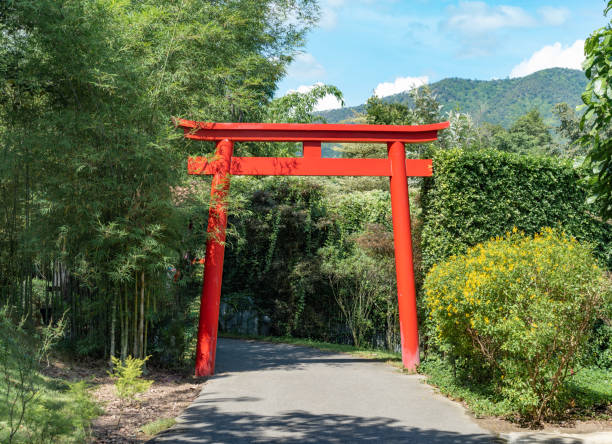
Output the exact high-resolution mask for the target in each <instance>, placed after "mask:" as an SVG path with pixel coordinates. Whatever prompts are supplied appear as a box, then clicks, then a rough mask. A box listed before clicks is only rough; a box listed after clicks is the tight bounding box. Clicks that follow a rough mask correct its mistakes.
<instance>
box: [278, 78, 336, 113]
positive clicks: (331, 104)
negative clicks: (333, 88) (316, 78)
mask: <svg viewBox="0 0 612 444" xmlns="http://www.w3.org/2000/svg"><path fill="white" fill-rule="evenodd" d="M320 85H323V84H322V83H321V82H317V83H315V84H314V85H300V86H298V87H297V89H290V90H289V91H287V94H291V93H294V92H299V93H300V94H306V93H307V92H309V91H310V90H311V89H312V88H314V87H315V86H320ZM338 108H342V102H340V100H338V99H337V98H336V96H332V95H331V94H327V95H326V96H325V97H323V98H322V99H319V101H318V102H317V104H316V105H315V107H314V110H315V111H326V110H328V109H338Z"/></svg>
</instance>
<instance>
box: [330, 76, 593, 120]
mask: <svg viewBox="0 0 612 444" xmlns="http://www.w3.org/2000/svg"><path fill="white" fill-rule="evenodd" d="M586 84H587V79H586V77H585V76H584V72H582V71H579V70H575V69H566V68H550V69H544V70H542V71H538V72H535V73H533V74H530V75H528V76H525V77H519V78H515V79H501V80H468V79H459V78H449V79H443V80H440V81H439V82H436V83H432V84H431V85H429V86H430V88H431V90H432V92H433V93H434V94H435V95H436V97H437V99H438V101H439V102H440V104H441V105H442V110H443V112H447V111H450V110H453V109H455V110H459V111H461V112H465V113H469V114H471V115H472V117H473V118H474V120H476V121H477V122H489V123H494V124H499V125H502V126H504V127H506V128H508V127H509V126H510V125H512V123H513V122H514V121H515V120H516V118H517V117H519V116H521V115H523V114H525V113H526V112H527V111H529V110H531V109H532V108H537V109H538V110H539V111H540V113H541V115H542V117H543V118H544V120H545V121H546V123H548V124H554V123H556V119H555V117H554V115H553V114H552V107H553V106H554V105H555V104H556V103H560V102H567V103H568V104H569V105H571V106H576V105H579V104H581V103H582V101H581V99H580V95H581V94H582V92H583V91H584V88H585V86H586ZM383 100H385V101H387V102H399V103H404V104H411V100H410V96H409V95H408V93H407V92H403V93H400V94H395V95H392V96H388V97H385V98H384V99H383ZM364 112H365V105H359V106H354V107H347V108H341V109H334V110H329V111H322V112H320V113H318V114H319V115H321V116H323V117H324V118H325V119H326V120H327V122H328V123H339V122H343V121H344V122H351V121H353V120H354V119H355V115H356V114H359V113H364Z"/></svg>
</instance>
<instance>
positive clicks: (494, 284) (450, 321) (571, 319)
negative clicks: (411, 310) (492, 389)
mask: <svg viewBox="0 0 612 444" xmlns="http://www.w3.org/2000/svg"><path fill="white" fill-rule="evenodd" d="M609 286H610V284H609V281H608V280H607V278H606V277H605V276H604V273H603V271H602V269H600V268H599V266H598V265H597V264H596V261H595V259H594V258H593V256H592V254H591V250H590V248H589V246H587V245H583V244H580V243H579V242H577V241H576V240H575V239H574V238H572V237H569V236H567V235H565V234H564V233H560V232H558V231H556V230H553V229H550V228H546V229H544V230H543V231H542V232H541V233H539V234H536V235H534V236H533V237H532V236H525V235H524V234H523V233H521V232H518V230H516V229H514V230H513V232H511V233H507V234H506V236H504V237H497V238H494V239H491V240H489V241H488V242H485V243H482V244H479V245H477V246H475V247H473V248H470V249H469V250H468V251H467V253H465V254H464V255H461V256H453V257H451V258H449V259H448V260H447V261H445V262H444V263H442V264H437V265H434V266H433V267H432V268H431V270H430V271H429V273H428V274H427V277H426V279H425V284H424V288H425V302H426V306H427V309H428V319H427V323H428V327H429V331H430V332H431V335H432V336H433V341H434V342H435V343H436V344H437V346H438V347H439V349H441V350H442V351H443V352H444V353H445V355H446V356H447V357H450V358H451V359H452V360H453V361H454V360H455V359H458V360H463V362H466V363H467V367H469V368H471V369H472V370H477V371H479V372H480V373H481V374H484V375H485V381H484V382H486V383H493V384H494V385H495V386H496V387H497V388H498V390H499V391H500V392H501V393H502V394H503V395H504V397H505V398H506V399H507V400H509V402H511V403H512V405H513V406H514V409H515V410H516V411H517V412H518V413H520V414H521V416H522V417H523V418H526V419H529V420H531V421H535V422H538V421H540V420H541V419H542V418H543V417H544V416H546V415H547V414H548V413H552V412H555V411H558V410H559V409H562V408H563V407H564V405H563V404H564V402H565V401H564V399H563V382H564V379H565V377H566V376H567V375H568V374H569V373H571V370H572V366H573V365H574V364H575V361H576V358H577V356H578V354H579V351H580V347H581V346H582V345H583V344H584V342H585V340H586V339H587V336H588V335H589V333H590V331H591V326H592V323H593V321H594V320H595V318H596V317H597V315H598V312H599V310H600V307H602V305H603V304H602V302H604V298H606V299H608V298H610V296H611V293H610V289H609Z"/></svg>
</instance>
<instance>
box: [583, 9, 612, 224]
mask: <svg viewBox="0 0 612 444" xmlns="http://www.w3.org/2000/svg"><path fill="white" fill-rule="evenodd" d="M610 9H612V1H609V2H608V4H607V7H606V9H605V14H606V15H607V14H608V12H609V11H610ZM584 54H585V57H586V60H585V61H584V63H583V68H584V70H585V73H586V76H587V78H588V79H589V83H588V84H587V86H586V89H585V91H584V93H583V94H582V101H583V102H584V107H585V113H584V115H583V116H582V119H581V120H580V129H581V130H584V131H585V132H586V134H584V135H583V136H582V137H581V139H580V141H581V143H582V144H583V145H585V146H587V147H588V148H589V151H588V154H587V162H586V164H587V165H588V167H589V169H590V170H591V175H590V184H591V187H592V191H593V197H592V200H593V201H594V202H596V203H597V205H598V206H599V207H600V213H601V214H602V216H603V217H604V218H605V219H612V137H611V135H610V131H609V127H610V121H611V120H612V81H611V80H612V69H610V57H611V56H612V22H610V23H608V25H606V26H605V27H603V28H600V29H598V30H596V31H594V32H593V33H592V34H591V35H590V36H589V37H588V38H587V39H586V41H585V44H584Z"/></svg>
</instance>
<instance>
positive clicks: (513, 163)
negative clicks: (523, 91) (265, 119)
mask: <svg viewBox="0 0 612 444" xmlns="http://www.w3.org/2000/svg"><path fill="white" fill-rule="evenodd" d="M433 168H434V175H433V177H432V178H428V179H427V180H426V182H425V185H424V192H423V196H422V198H421V201H422V205H423V216H424V225H423V234H422V254H423V269H424V272H427V270H429V268H430V267H431V266H432V265H433V264H434V263H436V262H438V263H439V262H441V261H443V260H444V259H445V258H447V257H449V256H451V255H453V254H461V253H464V252H465V251H466V249H467V248H468V247H471V246H474V245H476V244H478V243H480V242H484V241H486V240H488V239H490V238H491V237H494V236H500V235H503V234H504V233H505V232H506V231H508V230H511V229H512V227H517V228H518V229H519V230H523V231H525V232H526V233H528V234H534V233H536V232H538V231H540V230H541V229H542V228H543V227H562V229H564V230H565V231H566V232H567V233H569V234H571V235H573V236H575V237H576V238H577V239H578V240H580V241H587V242H589V243H592V244H593V246H594V253H595V254H596V255H597V256H598V257H599V258H600V259H601V260H603V261H604V262H605V263H606V266H607V268H608V269H611V268H612V226H611V225H608V224H605V223H603V222H601V221H600V220H598V219H596V218H595V217H594V216H593V213H595V212H596V211H594V209H593V208H590V207H589V205H588V204H587V203H586V199H587V195H588V193H587V190H586V189H585V187H584V186H583V184H582V182H581V172H580V170H577V169H575V168H573V166H572V164H571V163H570V162H569V161H567V160H561V159H557V158H551V157H543V156H533V155H518V154H512V153H504V152H500V151H496V150H474V151H462V150H438V151H437V152H436V153H435V154H434V156H433Z"/></svg>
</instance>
